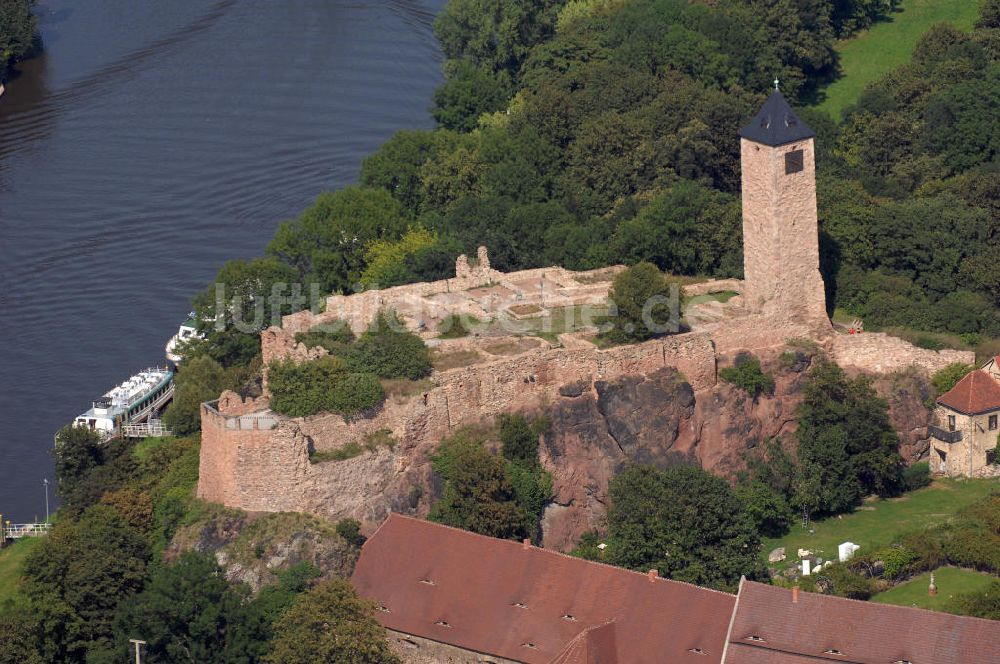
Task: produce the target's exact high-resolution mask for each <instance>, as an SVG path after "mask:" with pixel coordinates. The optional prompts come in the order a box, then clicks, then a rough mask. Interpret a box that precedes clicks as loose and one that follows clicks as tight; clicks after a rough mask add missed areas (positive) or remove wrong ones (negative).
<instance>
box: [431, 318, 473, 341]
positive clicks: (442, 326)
mask: <svg viewBox="0 0 1000 664" xmlns="http://www.w3.org/2000/svg"><path fill="white" fill-rule="evenodd" d="M478 323H479V319H478V318H476V317H475V316H460V315H458V314H452V315H450V316H446V317H444V318H443V319H442V320H441V322H440V323H439V324H438V330H440V334H438V337H439V338H441V339H460V338H462V337H467V336H469V327H468V326H469V325H477V324H478Z"/></svg>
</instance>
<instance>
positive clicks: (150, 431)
mask: <svg viewBox="0 0 1000 664" xmlns="http://www.w3.org/2000/svg"><path fill="white" fill-rule="evenodd" d="M122 435H123V436H124V437H125V438H159V437H162V436H172V435H174V433H173V432H172V431H171V430H170V429H168V428H167V427H165V426H164V425H163V422H161V421H160V420H149V421H148V422H142V423H141V424H126V425H124V426H123V427H122Z"/></svg>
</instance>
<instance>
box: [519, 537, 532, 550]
mask: <svg viewBox="0 0 1000 664" xmlns="http://www.w3.org/2000/svg"><path fill="white" fill-rule="evenodd" d="M521 546H522V547H523V548H524V550H525V551H527V550H528V549H530V548H531V540H530V539H528V538H527V537H525V538H524V540H523V541H522V542H521Z"/></svg>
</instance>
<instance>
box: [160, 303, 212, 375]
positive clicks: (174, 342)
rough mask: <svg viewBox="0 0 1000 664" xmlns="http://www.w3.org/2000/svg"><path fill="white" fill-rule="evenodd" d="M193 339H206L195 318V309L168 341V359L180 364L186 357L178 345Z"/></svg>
mask: <svg viewBox="0 0 1000 664" xmlns="http://www.w3.org/2000/svg"><path fill="white" fill-rule="evenodd" d="M191 339H204V335H202V334H201V333H200V332H198V321H197V319H196V318H195V313H194V312H193V311H192V312H191V313H190V314H188V318H187V320H186V321H184V322H183V323H181V325H180V327H179V328H177V334H175V335H174V336H172V337H170V341H168V342H167V347H166V349H165V350H166V353H167V359H168V360H170V361H171V362H173V363H174V364H180V363H181V360H182V359H184V358H183V357H182V356H181V355H179V354H178V353H177V347H178V346H179V345H180V344H182V343H183V342H185V341H190V340H191Z"/></svg>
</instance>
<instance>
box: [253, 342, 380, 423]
mask: <svg viewBox="0 0 1000 664" xmlns="http://www.w3.org/2000/svg"><path fill="white" fill-rule="evenodd" d="M268 382H269V387H270V389H271V408H272V409H273V410H274V411H275V412H277V413H282V414H283V415H289V416H291V417H305V416H307V415H314V414H316V413H320V412H332V413H340V414H341V415H343V416H344V417H351V416H353V415H356V414H358V413H360V412H362V411H365V410H368V409H369V408H373V407H375V406H377V405H378V404H380V403H381V402H382V400H383V399H384V398H385V391H384V390H383V389H382V384H381V383H379V381H378V378H377V377H376V376H374V375H372V374H368V373H355V372H348V371H345V363H344V361H343V360H342V359H340V358H336V357H329V356H328V357H321V358H319V359H318V360H313V361H310V362H295V361H293V360H284V361H281V362H274V363H272V364H271V368H270V373H269V381H268Z"/></svg>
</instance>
